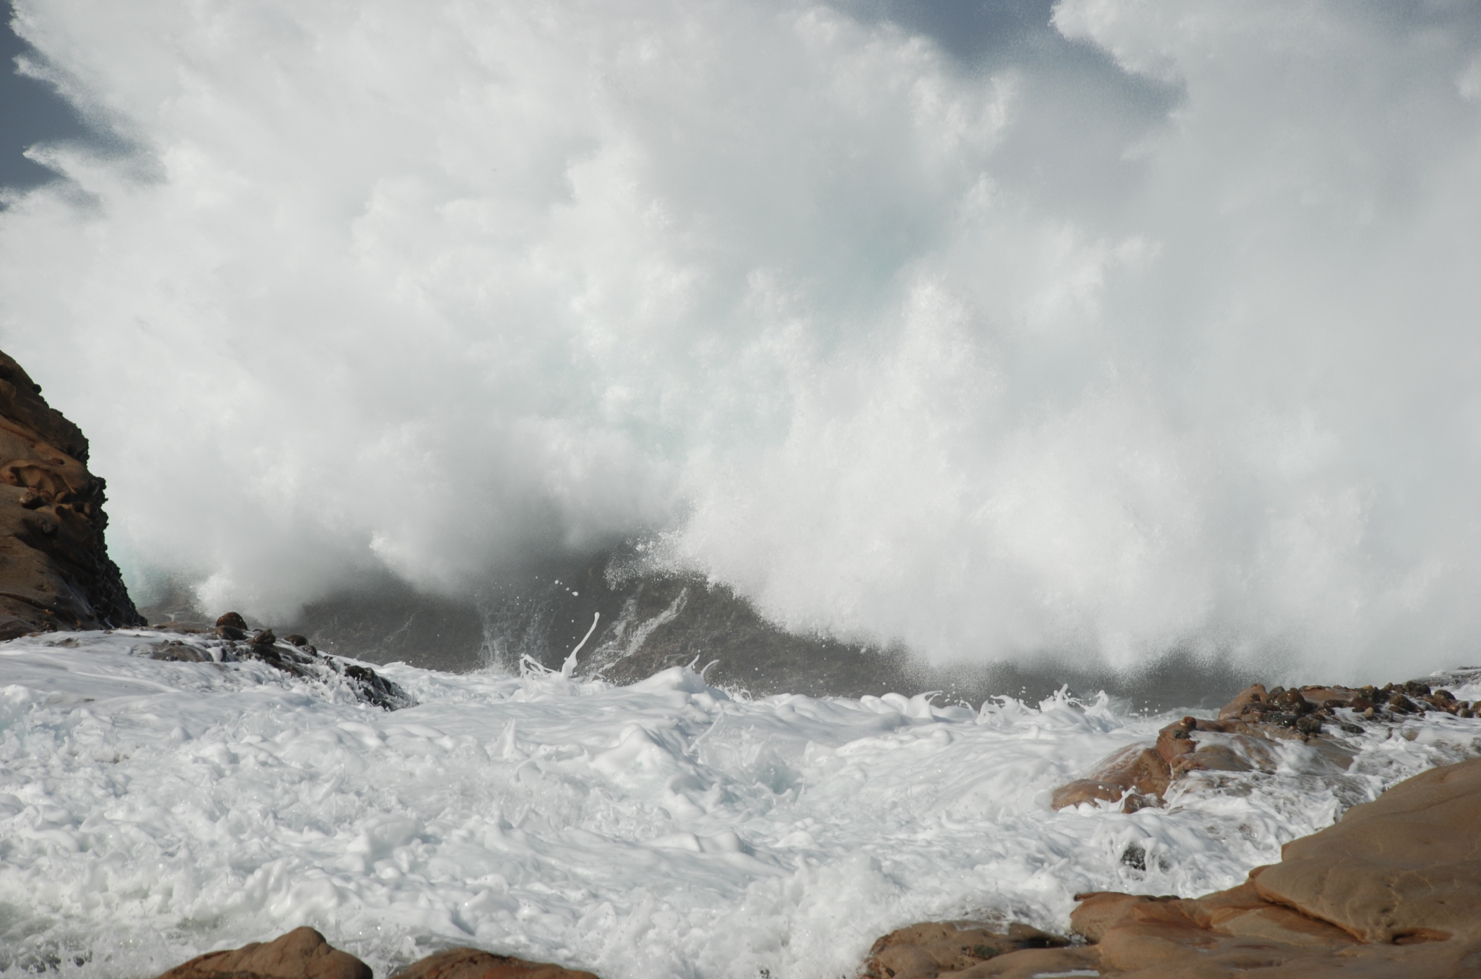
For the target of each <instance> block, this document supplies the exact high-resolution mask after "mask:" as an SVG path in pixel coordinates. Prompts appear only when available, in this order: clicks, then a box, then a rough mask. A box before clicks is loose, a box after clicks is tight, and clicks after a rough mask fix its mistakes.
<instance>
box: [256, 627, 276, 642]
mask: <svg viewBox="0 0 1481 979" xmlns="http://www.w3.org/2000/svg"><path fill="white" fill-rule="evenodd" d="M277 641H278V637H277V636H275V635H273V631H272V630H271V629H259V630H258V631H257V632H255V633H253V635H252V645H254V646H271V645H273V644H274V643H276V642H277Z"/></svg>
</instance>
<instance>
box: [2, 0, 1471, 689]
mask: <svg viewBox="0 0 1481 979" xmlns="http://www.w3.org/2000/svg"><path fill="white" fill-rule="evenodd" d="M991 6H992V9H994V10H998V11H999V12H1002V11H1007V12H1008V14H1005V15H1004V16H1001V17H997V16H996V15H995V16H994V17H987V18H986V19H982V18H978V19H976V20H974V19H972V18H971V17H970V16H968V15H969V14H971V13H972V11H978V10H979V8H981V9H983V10H985V9H987V8H986V7H984V5H981V4H966V3H963V4H955V5H953V4H950V3H944V2H943V3H931V4H914V3H904V2H900V3H896V2H893V0H857V2H855V0H838V2H836V3H812V2H805V0H725V2H716V3H704V4H673V3H670V2H668V0H623V2H620V3H591V2H587V0H550V2H542V3H536V4H531V3H528V2H526V0H509V2H480V3H475V4H470V3H464V2H459V0H363V2H357V3H354V4H343V3H338V2H333V0H263V2H256V3H252V4H217V3H199V2H193V0H133V2H130V3H128V4H119V3H117V2H114V0H69V2H65V3H63V2H55V0H16V2H15V10H16V21H15V24H16V29H17V30H18V32H19V33H20V34H21V35H22V36H23V37H24V38H25V39H26V40H27V41H29V42H30V43H31V44H32V45H34V48H35V52H34V53H33V54H32V55H30V56H28V59H27V60H26V61H25V63H24V65H23V68H24V70H25V71H27V72H30V73H32V74H34V75H37V76H38V77H42V78H45V79H48V80H49V81H51V82H53V83H54V84H55V85H56V86H57V87H58V89H59V91H61V92H62V94H63V95H64V96H65V97H66V98H67V99H69V100H70V101H71V102H72V103H73V104H74V105H76V106H78V107H79V109H80V110H81V111H82V112H84V113H85V114H86V115H87V117H88V118H89V119H91V120H93V121H94V123H95V124H96V125H97V126H98V127H99V129H100V130H101V131H103V132H105V133H107V134H110V136H111V142H108V144H107V145H106V146H104V147H102V148H98V147H96V146H89V145H47V146H40V147H37V148H35V149H34V150H33V156H34V157H35V158H36V159H37V160H40V161H42V162H44V163H45V164H46V165H47V166H50V167H52V168H53V169H54V170H55V171H56V173H57V175H58V180H57V181H56V182H54V183H52V184H50V185H47V186H44V187H40V188H37V189H34V190H30V191H28V192H25V193H9V194H8V195H7V196H6V197H5V201H4V203H5V205H6V208H5V210H4V211H3V212H0V345H3V347H4V349H5V350H6V351H7V352H9V353H10V354H12V355H13V356H16V357H17V358H19V360H20V361H21V362H22V363H23V364H25V366H26V367H27V369H28V370H29V371H30V372H31V373H32V374H33V375H35V376H36V378H37V379H38V380H39V381H40V382H41V383H43V384H44V385H45V386H46V388H47V393H48V395H49V396H50V397H51V398H52V400H53V403H55V404H56V405H57V406H58V407H60V408H61V409H62V410H63V411H65V412H66V413H68V414H69V415H70V416H71V417H73V418H74V419H75V420H76V421H77V422H78V423H79V424H80V425H81V426H82V427H83V429H84V430H85V431H86V432H87V433H88V434H89V435H90V436H91V437H92V439H93V443H94V457H93V466H94V469H95V470H96V471H97V472H99V473H100V474H101V475H103V476H105V477H107V479H108V480H109V483H110V492H111V495H112V504H111V511H110V512H111V513H112V515H113V524H112V527H111V530H110V534H111V535H112V541H113V544H114V547H115V550H116V552H117V553H116V556H117V557H118V558H119V560H120V561H121V563H122V564H123V565H124V567H125V570H126V571H127V573H128V575H129V578H130V582H131V585H132V586H133V587H134V589H135V591H136V593H137V594H138V596H139V597H141V598H143V599H145V600H147V599H148V597H149V595H148V587H147V586H148V585H149V583H150V582H151V581H152V580H154V577H153V576H156V575H159V574H165V573H169V574H176V575H181V576H183V578H184V580H186V581H188V582H189V583H190V584H191V585H192V586H193V587H195V588H196V590H197V592H198V594H199V595H200V596H201V597H202V600H203V603H204V605H205V606H206V607H209V608H229V607H235V608H240V609H241V610H242V611H244V612H246V613H247V614H248V615H253V616H257V617H261V618H264V619H269V620H273V621H284V620H287V619H289V618H291V616H292V614H293V613H294V611H295V610H296V607H297V606H298V604H299V603H302V602H305V601H312V600H314V599H316V598H318V597H320V596H322V595H324V594H325V593H327V592H330V591H332V590H334V589H335V588H337V587H340V586H342V585H345V584H348V583H352V582H353V581H354V580H355V576H356V575H357V574H360V573H363V572H365V571H367V570H369V571H379V572H381V573H384V572H385V571H390V572H392V573H394V574H396V575H399V576H401V577H402V578H404V579H406V580H408V581H410V582H412V583H414V584H416V585H417V586H419V587H423V588H429V589H434V590H440V591H443V592H447V593H450V594H455V595H472V594H476V593H477V592H478V590H479V589H480V588H481V587H483V583H484V582H486V581H487V580H488V576H489V575H492V574H497V573H499V572H500V569H501V568H505V567H506V566H507V565H508V564H510V563H511V562H513V563H518V562H519V561H521V560H524V559H527V558H530V557H532V556H535V557H539V556H550V555H552V554H554V555H564V554H570V553H573V552H584V551H587V550H590V549H594V548H596V547H598V546H601V545H603V544H605V543H607V542H609V541H612V540H614V539H628V538H632V537H635V536H636V537H644V536H647V537H649V538H650V539H651V540H652V541H653V543H654V547H653V548H652V549H651V550H650V551H649V553H650V554H651V555H652V556H653V558H654V560H655V562H656V563H657V564H659V565H660V566H667V567H680V568H685V569H693V570H698V571H699V572H701V573H703V574H707V575H710V576H711V577H713V578H714V579H715V580H717V581H720V582H723V583H725V584H728V585H731V586H733V587H735V588H736V589H737V590H738V591H739V592H740V593H742V594H743V595H745V596H747V597H748V598H750V599H752V600H754V601H756V602H757V603H758V605H759V607H760V608H761V609H762V610H763V611H764V612H765V613H766V614H767V615H769V616H771V617H772V618H774V619H775V620H777V621H779V622H781V623H783V624H786V625H789V626H794V627H798V628H807V629H817V630H822V631H824V632H829V633H832V634H835V635H838V636H842V637H850V638H859V639H869V640H877V641H880V642H882V643H892V642H899V643H902V644H903V645H905V646H906V647H908V648H910V649H912V650H915V651H916V652H919V653H921V654H924V655H927V656H930V657H933V658H935V659H937V660H942V661H944V660H960V659H967V660H979V661H981V660H1001V659H1004V658H1009V657H1026V656H1030V655H1033V654H1035V653H1037V652H1040V651H1044V650H1050V651H1052V652H1053V653H1055V654H1056V655H1057V656H1059V657H1060V658H1061V659H1065V658H1074V657H1079V658H1082V659H1083V660H1085V661H1094V660H1101V661H1105V662H1108V663H1109V664H1110V665H1112V666H1116V667H1125V666H1129V665H1134V664H1137V663H1141V662H1144V661H1146V660H1147V659H1149V658H1151V657H1154V656H1156V655H1158V654H1160V653H1163V652H1165V651H1167V650H1168V649H1170V648H1174V647H1178V648H1184V649H1188V648H1191V649H1194V650H1195V651H1202V652H1218V653H1220V654H1221V655H1229V656H1238V655H1242V654H1245V653H1248V654H1250V655H1256V654H1269V653H1272V652H1275V653H1278V654H1279V655H1281V656H1282V657H1283V662H1286V663H1288V664H1293V665H1292V667H1291V668H1292V669H1293V670H1295V671H1296V672H1298V673H1305V674H1309V675H1311V676H1312V678H1313V679H1315V678H1318V675H1319V676H1320V678H1324V679H1329V680H1331V679H1342V678H1344V677H1346V678H1349V679H1353V678H1358V677H1362V678H1364V679H1375V678H1383V677H1384V676H1387V678H1389V679H1403V678H1405V677H1406V676H1409V675H1413V674H1415V673H1419V672H1424V671H1425V670H1430V669H1436V668H1444V667H1449V666H1452V665H1454V664H1456V663H1458V662H1465V661H1468V660H1469V659H1471V658H1473V657H1472V652H1473V649H1474V643H1475V640H1476V637H1477V635H1478V634H1481V603H1477V602H1476V601H1475V595H1476V592H1477V588H1478V585H1481V520H1478V519H1477V517H1478V509H1477V508H1478V502H1477V501H1478V497H1477V495H1476V493H1475V492H1474V487H1475V486H1476V485H1477V484H1478V482H1481V395H1478V392H1481V385H1478V384H1477V382H1476V378H1477V376H1478V370H1481V341H1478V338H1477V337H1478V334H1477V331H1476V321H1477V315H1478V311H1481V276H1478V275H1477V274H1476V269H1477V268H1481V231H1478V229H1481V180H1478V179H1477V174H1478V173H1481V8H1478V7H1477V6H1476V5H1475V4H1467V3H1425V4H1383V3H1352V2H1348V0H1310V2H1303V3H1295V4H1293V3H1289V2H1286V0H1243V2H1239V3H1229V2H1226V0H1192V2H1190V0H1166V2H1150V3H1114V2H1112V3H1108V2H1104V0H1060V2H1058V3H1053V4H1051V3H1048V2H1035V0H1019V2H1016V3H1005V4H993V5H991ZM953 10H955V11H957V12H958V13H959V14H961V16H962V17H965V18H966V19H965V20H962V21H961V22H960V23H957V22H954V21H953V20H952V16H953V14H952V11H953ZM972 16H975V14H973V15H972ZM983 16H984V17H986V15H983ZM933 18H934V19H933ZM162 472H163V473H165V475H162Z"/></svg>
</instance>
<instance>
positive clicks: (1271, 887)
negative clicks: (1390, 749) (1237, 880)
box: [1251, 759, 1481, 944]
mask: <svg viewBox="0 0 1481 979" xmlns="http://www.w3.org/2000/svg"><path fill="white" fill-rule="evenodd" d="M1477 826H1481V759H1476V760H1472V761H1467V762H1461V763H1460V764H1457V765H1447V766H1445V767H1443V768H1435V769H1431V770H1430V771H1428V772H1424V773H1422V774H1420V775H1416V776H1415V777H1413V778H1411V779H1408V780H1407V781H1404V782H1401V783H1399V784H1398V785H1396V786H1394V787H1393V788H1392V789H1389V790H1388V791H1387V792H1385V793H1384V794H1383V795H1382V796H1380V797H1379V798H1378V799H1377V800H1376V801H1374V802H1370V803H1367V804H1365V805H1360V806H1354V807H1353V808H1351V809H1349V810H1348V811H1347V814H1346V815H1344V816H1343V817H1342V820H1341V821H1340V822H1338V823H1337V824H1336V825H1334V826H1330V827H1328V828H1327V829H1324V830H1322V831H1321V832H1319V833H1315V834H1313V835H1311V836H1308V837H1304V838H1303V839H1300V840H1296V841H1294V842H1292V843H1288V844H1286V846H1285V848H1284V850H1283V851H1282V854H1281V857H1282V859H1281V862H1280V863H1279V864H1275V865H1273V866H1270V867H1265V868H1261V869H1260V870H1257V871H1256V872H1254V873H1253V874H1252V875H1251V879H1252V880H1253V882H1254V886H1255V889H1256V890H1257V891H1258V892H1259V893H1260V896H1261V897H1263V898H1265V899H1266V900H1269V901H1272V902H1276V903H1280V904H1285V905H1289V906H1291V907H1294V908H1297V909H1299V910H1300V911H1302V912H1304V913H1306V914H1308V915H1310V916H1312V917H1315V918H1319V919H1322V920H1324V921H1329V922H1331V923H1332V924H1334V925H1336V926H1338V927H1340V928H1342V929H1344V930H1345V931H1347V932H1350V933H1351V934H1353V935H1355V936H1357V937H1358V938H1360V939H1362V940H1363V941H1365V942H1370V943H1372V942H1384V943H1401V944H1402V943H1412V942H1422V941H1441V940H1445V939H1447V938H1450V937H1451V936H1454V935H1467V934H1476V935H1477V937H1478V938H1481V851H1478V849H1477V846H1476V843H1475V839H1476V835H1475V834H1476V827H1477Z"/></svg>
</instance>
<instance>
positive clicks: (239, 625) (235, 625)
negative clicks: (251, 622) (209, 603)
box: [216, 612, 247, 632]
mask: <svg viewBox="0 0 1481 979" xmlns="http://www.w3.org/2000/svg"><path fill="white" fill-rule="evenodd" d="M216 628H218V629H238V630H240V631H242V632H246V631H247V620H246V619H244V618H242V615H241V613H240V612H225V613H222V615H221V617H220V618H218V619H217V620H216Z"/></svg>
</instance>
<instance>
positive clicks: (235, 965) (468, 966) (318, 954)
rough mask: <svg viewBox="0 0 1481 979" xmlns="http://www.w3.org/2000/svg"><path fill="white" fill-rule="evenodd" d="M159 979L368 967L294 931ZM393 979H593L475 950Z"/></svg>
mask: <svg viewBox="0 0 1481 979" xmlns="http://www.w3.org/2000/svg"><path fill="white" fill-rule="evenodd" d="M159 979H372V976H371V971H370V967H369V966H367V965H366V964H365V963H364V962H361V961H360V960H359V959H357V958H355V957H354V956H353V955H351V954H350V953H348V952H342V951H340V950H339V949H337V948H335V947H334V946H332V945H330V944H329V942H327V941H325V939H324V936H323V935H321V934H319V933H318V932H317V931H315V930H314V929H312V928H295V929H293V930H292V931H290V932H289V933H288V934H286V935H283V936H282V937H280V938H277V939H274V940H273V941H270V942H265V943H264V942H253V943H251V944H250V945H243V946H242V947H241V948H239V949H235V950H233V951H229V952H211V953H209V954H206V955H202V956H198V957H197V958H193V959H191V960H190V961H189V962H186V963H185V964H184V965H178V966H176V967H175V968H173V969H171V970H170V971H169V972H166V973H164V974H163V975H161V976H160V977H159ZM395 979H597V977H596V976H594V975H592V974H591V973H590V972H578V971H575V970H572V969H563V968H561V967H560V966H558V965H549V964H547V963H544V962H526V961H525V960H524V959H516V958H513V957H512V956H508V955H494V954H492V953H490V952H483V951H479V950H478V949H476V948H454V949H449V950H448V951H446V952H439V953H437V954H436V955H429V956H428V957H427V958H425V959H422V960H420V961H418V962H413V963H412V964H411V965H409V966H407V967H406V968H405V969H402V970H401V971H400V972H398V973H396V976H395Z"/></svg>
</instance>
